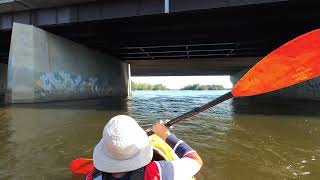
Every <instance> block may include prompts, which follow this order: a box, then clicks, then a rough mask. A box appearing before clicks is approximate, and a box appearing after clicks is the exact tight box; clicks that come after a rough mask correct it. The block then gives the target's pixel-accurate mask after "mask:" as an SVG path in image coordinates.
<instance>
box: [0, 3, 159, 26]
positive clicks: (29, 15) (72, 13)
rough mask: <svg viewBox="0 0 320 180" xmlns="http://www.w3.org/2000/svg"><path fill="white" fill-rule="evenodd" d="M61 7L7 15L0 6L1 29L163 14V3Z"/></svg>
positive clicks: (94, 4) (96, 4) (88, 4)
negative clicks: (17, 25) (15, 24)
mask: <svg viewBox="0 0 320 180" xmlns="http://www.w3.org/2000/svg"><path fill="white" fill-rule="evenodd" d="M19 2H20V1H19ZM60 6H61V5H60ZM60 6H58V7H52V8H46V9H40V8H37V9H33V8H29V9H28V10H25V11H18V12H13V13H11V12H10V13H5V14H4V12H6V11H5V9H6V8H5V7H3V8H4V10H3V11H1V4H0V13H3V14H0V29H11V28H12V24H13V22H18V23H23V24H32V25H35V26H42V27H43V26H49V25H50V26H53V25H59V24H67V23H76V22H87V21H95V20H108V19H114V18H124V17H134V16H144V15H152V14H162V13H164V1H163V0H121V1H101V2H100V1H99V2H92V3H85V4H76V5H70V6H64V7H60ZM39 7H43V6H39ZM18 10H19V9H18Z"/></svg>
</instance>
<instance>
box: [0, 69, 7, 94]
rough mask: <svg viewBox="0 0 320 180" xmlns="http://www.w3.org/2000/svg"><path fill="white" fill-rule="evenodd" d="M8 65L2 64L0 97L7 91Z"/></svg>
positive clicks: (0, 70)
mask: <svg viewBox="0 0 320 180" xmlns="http://www.w3.org/2000/svg"><path fill="white" fill-rule="evenodd" d="M7 74H8V65H7V64H2V63H0V96H3V95H4V94H5V92H6V90H7V78H8V75H7Z"/></svg>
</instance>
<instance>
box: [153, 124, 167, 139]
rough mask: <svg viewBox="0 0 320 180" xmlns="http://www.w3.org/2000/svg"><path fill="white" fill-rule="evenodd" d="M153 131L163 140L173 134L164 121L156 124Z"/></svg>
mask: <svg viewBox="0 0 320 180" xmlns="http://www.w3.org/2000/svg"><path fill="white" fill-rule="evenodd" d="M152 131H153V132H154V133H155V134H156V135H158V136H159V137H160V138H161V139H163V140H166V139H167V138H168V136H169V135H170V134H171V133H170V131H169V129H168V128H167V126H165V125H164V122H163V121H160V122H158V123H156V124H154V125H153V127H152Z"/></svg>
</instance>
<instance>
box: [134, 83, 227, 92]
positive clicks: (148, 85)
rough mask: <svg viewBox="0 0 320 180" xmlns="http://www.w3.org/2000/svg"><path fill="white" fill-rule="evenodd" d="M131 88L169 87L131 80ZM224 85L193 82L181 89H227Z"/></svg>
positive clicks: (152, 88)
mask: <svg viewBox="0 0 320 180" xmlns="http://www.w3.org/2000/svg"><path fill="white" fill-rule="evenodd" d="M131 88H132V90H134V91H135V90H152V91H156V90H168V88H167V87H166V86H165V85H162V84H155V85H152V84H147V83H136V82H131ZM225 89H226V88H224V87H223V86H222V85H215V84H213V85H200V84H193V85H187V86H185V87H183V88H181V89H180V90H225Z"/></svg>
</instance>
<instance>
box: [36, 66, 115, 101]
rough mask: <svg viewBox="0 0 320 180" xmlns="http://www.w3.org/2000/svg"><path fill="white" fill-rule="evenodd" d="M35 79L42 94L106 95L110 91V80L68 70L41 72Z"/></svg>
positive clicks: (37, 89)
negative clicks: (71, 72) (76, 73)
mask: <svg viewBox="0 0 320 180" xmlns="http://www.w3.org/2000/svg"><path fill="white" fill-rule="evenodd" d="M37 77H38V78H37V79H36V80H35V89H36V91H37V92H39V93H40V96H42V97H43V96H48V95H58V94H62V95H68V94H71V95H74V94H83V95H95V96H104V95H108V93H110V90H111V89H110V88H109V87H111V86H109V85H108V84H109V82H106V81H102V80H101V79H99V78H98V77H96V76H92V77H86V76H82V75H73V74H70V73H67V72H54V73H51V72H50V73H40V74H39V76H37Z"/></svg>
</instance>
